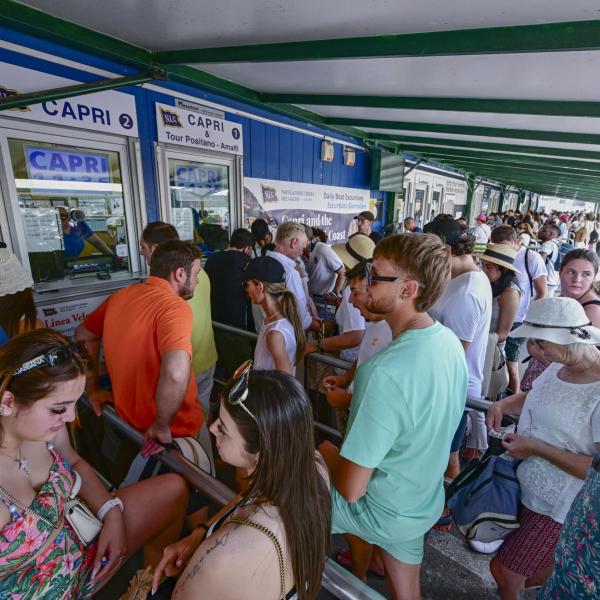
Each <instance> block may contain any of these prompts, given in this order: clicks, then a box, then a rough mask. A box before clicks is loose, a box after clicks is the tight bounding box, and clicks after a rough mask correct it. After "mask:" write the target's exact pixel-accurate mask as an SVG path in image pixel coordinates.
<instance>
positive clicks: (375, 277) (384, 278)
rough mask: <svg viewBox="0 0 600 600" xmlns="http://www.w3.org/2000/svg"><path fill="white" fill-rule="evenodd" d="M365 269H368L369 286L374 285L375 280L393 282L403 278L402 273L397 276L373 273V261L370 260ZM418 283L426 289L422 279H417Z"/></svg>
mask: <svg viewBox="0 0 600 600" xmlns="http://www.w3.org/2000/svg"><path fill="white" fill-rule="evenodd" d="M365 269H366V273H367V287H372V286H373V282H374V281H387V282H391V281H397V280H398V279H402V278H401V277H400V275H397V276H395V277H393V276H390V275H375V274H374V273H373V263H371V262H369V263H367V264H366V267H365ZM405 281H406V280H405ZM417 285H418V286H419V287H420V288H421V289H423V290H424V289H425V284H424V283H421V282H420V281H417Z"/></svg>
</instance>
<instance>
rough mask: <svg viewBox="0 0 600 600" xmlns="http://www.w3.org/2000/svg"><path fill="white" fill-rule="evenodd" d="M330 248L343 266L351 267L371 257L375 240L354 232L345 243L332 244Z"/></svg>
mask: <svg viewBox="0 0 600 600" xmlns="http://www.w3.org/2000/svg"><path fill="white" fill-rule="evenodd" d="M331 249H332V250H333V251H334V252H335V253H336V254H337V255H338V256H339V257H340V260H341V261H342V262H343V263H344V266H345V267H347V268H348V269H352V268H353V267H355V266H356V265H357V264H358V263H359V262H362V261H363V260H368V259H369V258H373V250H375V242H374V241H373V240H372V239H371V238H370V237H369V236H367V235H363V234H362V233H356V234H354V235H353V236H351V237H350V239H349V240H348V241H347V242H346V243H345V244H334V245H333V246H331Z"/></svg>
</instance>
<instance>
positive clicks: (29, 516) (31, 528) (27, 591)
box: [0, 444, 96, 600]
mask: <svg viewBox="0 0 600 600" xmlns="http://www.w3.org/2000/svg"><path fill="white" fill-rule="evenodd" d="M48 450H49V451H50V453H51V454H52V457H53V458H54V462H53V463H52V467H51V468H50V476H49V477H48V480H47V481H46V482H45V483H44V484H43V485H42V487H41V488H40V490H39V492H38V493H37V494H36V496H35V498H34V499H33V502H32V503H31V505H30V506H29V509H30V512H24V511H22V510H21V509H20V508H18V507H17V506H15V504H13V503H12V502H11V500H10V499H9V498H6V497H4V495H3V494H2V493H0V501H1V502H3V503H4V504H5V505H6V506H7V508H8V510H9V512H10V516H11V521H10V522H9V523H7V524H6V525H5V526H4V527H3V528H2V529H1V530H0V600H33V599H37V598H44V599H45V600H67V599H68V600H80V599H84V598H89V597H90V596H91V592H92V590H91V586H90V584H89V581H90V578H91V572H92V567H93V563H94V557H95V553H96V545H95V544H90V545H89V546H86V545H85V544H84V543H83V542H81V540H80V539H79V538H78V537H77V534H76V533H75V532H74V531H73V529H72V528H71V526H70V525H69V524H68V523H67V522H66V521H63V517H62V515H63V512H64V504H65V502H66V501H67V499H68V497H69V494H70V492H71V489H72V488H73V484H74V482H75V474H74V471H73V470H72V468H71V466H70V465H69V463H68V462H67V461H66V460H64V459H63V458H62V457H61V456H60V454H58V452H56V450H54V448H53V446H52V445H51V444H48ZM40 517H43V519H42V518H40ZM46 521H48V522H46ZM51 523H52V524H56V525H57V526H58V527H59V532H58V535H56V537H55V538H54V539H53V540H52V541H51V542H50V543H49V544H48V547H47V548H44V549H43V550H41V552H40V549H42V548H43V547H44V545H45V544H46V543H47V542H48V540H49V539H50V538H51V536H54V535H55V532H56V529H57V527H56V526H53V525H51ZM61 523H62V525H61Z"/></svg>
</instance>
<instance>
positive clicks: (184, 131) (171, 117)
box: [156, 102, 244, 154]
mask: <svg viewBox="0 0 600 600" xmlns="http://www.w3.org/2000/svg"><path fill="white" fill-rule="evenodd" d="M156 125H157V129H158V139H159V141H161V142H167V143H169V144H178V145H180V146H187V147H188V148H196V149H198V150H209V151H213V152H225V153H227V154H242V153H243V151H244V144H243V138H242V126H241V125H240V124H239V123H233V122H232V121H225V120H224V119H219V118H218V117H216V116H214V115H208V114H203V113H200V112H194V111H191V110H185V109H183V108H179V107H177V106H169V105H167V104H160V103H158V102H157V103H156Z"/></svg>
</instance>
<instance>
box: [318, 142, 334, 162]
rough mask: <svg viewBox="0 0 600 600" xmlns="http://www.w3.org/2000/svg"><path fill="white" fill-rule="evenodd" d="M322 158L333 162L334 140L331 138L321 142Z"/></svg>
mask: <svg viewBox="0 0 600 600" xmlns="http://www.w3.org/2000/svg"><path fill="white" fill-rule="evenodd" d="M321 160H322V161H325V162H333V142H332V141H331V140H323V141H322V142H321Z"/></svg>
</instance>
